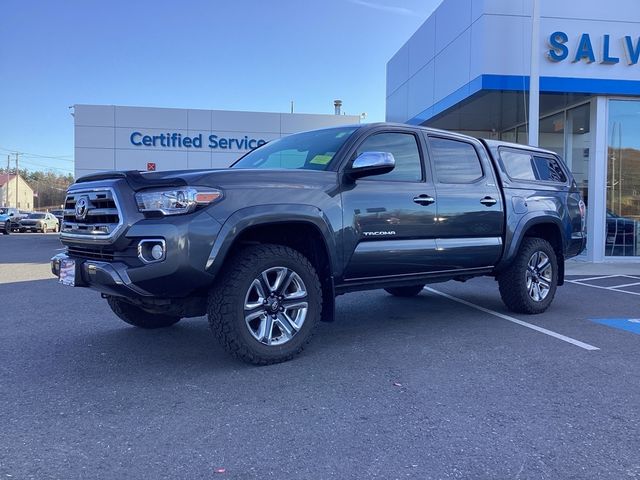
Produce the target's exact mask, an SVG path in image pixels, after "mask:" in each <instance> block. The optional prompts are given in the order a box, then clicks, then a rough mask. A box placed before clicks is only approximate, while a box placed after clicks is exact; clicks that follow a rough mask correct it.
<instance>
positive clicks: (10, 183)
mask: <svg viewBox="0 0 640 480" xmlns="http://www.w3.org/2000/svg"><path fill="white" fill-rule="evenodd" d="M16 187H17V191H16ZM0 205H2V206H3V207H15V208H19V209H21V210H31V209H33V189H32V188H31V187H30V186H29V184H28V183H27V182H26V181H25V180H24V178H22V177H21V176H20V175H11V174H6V173H3V174H0Z"/></svg>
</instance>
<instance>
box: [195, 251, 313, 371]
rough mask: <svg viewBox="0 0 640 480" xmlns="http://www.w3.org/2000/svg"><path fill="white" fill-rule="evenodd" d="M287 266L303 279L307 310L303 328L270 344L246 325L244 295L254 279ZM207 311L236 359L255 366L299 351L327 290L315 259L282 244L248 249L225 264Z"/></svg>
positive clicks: (272, 362) (213, 329) (225, 344)
mask: <svg viewBox="0 0 640 480" xmlns="http://www.w3.org/2000/svg"><path fill="white" fill-rule="evenodd" d="M274 267H286V268H288V269H290V270H293V271H294V272H295V273H296V274H297V275H299V276H300V278H301V279H302V281H303V282H304V285H305V288H306V292H307V299H306V301H307V303H308V309H307V314H306V317H305V320H304V323H303V324H302V326H301V328H300V330H299V331H297V333H296V334H295V335H294V336H293V337H292V338H291V339H290V340H289V341H287V342H286V343H284V344H282V345H265V344H263V343H261V342H260V341H258V340H257V339H256V338H254V337H253V336H252V334H251V333H250V331H249V328H248V327H247V325H246V323H245V318H244V304H245V296H246V295H247V291H248V290H249V287H250V286H251V284H252V282H253V280H254V279H256V278H257V276H258V275H260V274H261V272H264V271H265V270H267V269H269V268H274ZM207 313H208V318H209V325H210V326H211V331H212V332H213V334H214V335H215V337H216V338H217V339H218V341H219V342H220V343H221V344H222V346H223V347H224V348H225V349H226V350H227V351H228V352H229V353H230V354H231V355H232V356H234V357H236V358H238V359H240V360H243V361H245V362H248V363H252V364H254V365H270V364H274V363H280V362H285V361H287V360H290V359H291V358H293V357H294V356H296V355H297V354H299V353H300V352H301V351H302V349H303V348H304V346H305V345H306V344H307V343H308V342H309V340H310V339H311V337H312V335H313V333H314V331H315V329H316V327H317V324H318V322H319V321H320V314H321V313H322V288H321V283H320V279H319V278H318V275H317V273H316V270H315V268H314V267H313V265H312V264H311V262H310V261H309V260H308V259H307V258H306V257H305V256H304V255H302V253H300V252H298V251H297V250H294V249H292V248H289V247H286V246H283V245H274V244H261V245H252V246H248V247H244V248H242V249H241V250H239V251H237V252H236V253H235V254H234V255H233V256H232V257H231V258H229V260H228V261H227V262H226V264H225V266H224V267H223V270H222V271H221V273H220V275H219V276H218V278H216V281H215V285H214V286H213V287H212V288H211V290H210V292H209V298H208V305H207Z"/></svg>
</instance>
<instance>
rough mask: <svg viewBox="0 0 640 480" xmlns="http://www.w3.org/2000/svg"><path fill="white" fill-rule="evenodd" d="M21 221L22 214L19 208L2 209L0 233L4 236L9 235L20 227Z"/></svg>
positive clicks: (0, 210)
mask: <svg viewBox="0 0 640 480" xmlns="http://www.w3.org/2000/svg"><path fill="white" fill-rule="evenodd" d="M19 220H20V212H19V210H18V209H17V208H13V207H2V208H0V232H2V233H3V234H4V235H9V234H10V233H11V232H12V231H13V229H14V228H16V227H17V226H18V221H19ZM14 225H15V227H14Z"/></svg>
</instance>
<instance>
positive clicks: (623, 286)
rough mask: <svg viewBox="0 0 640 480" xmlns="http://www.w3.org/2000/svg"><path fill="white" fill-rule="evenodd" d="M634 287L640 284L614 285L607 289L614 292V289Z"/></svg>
mask: <svg viewBox="0 0 640 480" xmlns="http://www.w3.org/2000/svg"><path fill="white" fill-rule="evenodd" d="M634 285H640V282H636V283H625V284H624V285H616V286H614V287H607V288H608V289H610V290H615V289H616V288H625V287H633V286H634Z"/></svg>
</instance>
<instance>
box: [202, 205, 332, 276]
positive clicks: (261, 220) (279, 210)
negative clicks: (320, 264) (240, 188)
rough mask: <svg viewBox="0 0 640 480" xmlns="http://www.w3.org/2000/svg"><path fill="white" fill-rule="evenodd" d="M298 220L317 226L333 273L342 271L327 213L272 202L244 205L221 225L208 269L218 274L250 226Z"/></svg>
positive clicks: (302, 206)
mask: <svg viewBox="0 0 640 480" xmlns="http://www.w3.org/2000/svg"><path fill="white" fill-rule="evenodd" d="M288 222H298V223H304V224H311V225H313V226H315V227H316V228H317V229H318V231H319V233H320V235H321V237H322V239H323V241H324V247H325V248H326V251H327V255H328V256H329V267H330V271H331V275H332V276H334V275H336V272H339V271H340V264H339V258H338V255H337V253H338V250H337V246H336V241H335V232H334V231H333V229H332V228H331V226H330V225H331V223H330V221H329V219H328V218H327V216H326V215H325V214H324V212H322V211H321V210H320V209H319V208H317V207H314V206H312V205H300V204H286V203H285V204H272V205H258V206H253V207H247V208H242V209H240V210H237V211H236V212H234V213H233V214H232V215H231V216H229V218H227V220H226V221H225V222H224V224H223V225H222V228H221V229H220V232H219V233H218V236H217V237H216V240H215V242H214V244H213V247H212V248H211V253H210V254H209V257H208V259H207V263H206V266H205V269H206V270H207V272H208V273H210V274H212V275H216V274H217V273H218V272H219V271H220V267H221V266H222V264H223V263H224V261H225V259H226V257H227V255H228V253H229V250H230V249H231V246H232V245H233V244H234V242H235V241H236V239H238V238H239V237H240V235H241V234H242V233H243V232H244V231H245V230H246V229H248V228H251V227H255V226H259V225H269V224H277V223H288Z"/></svg>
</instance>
